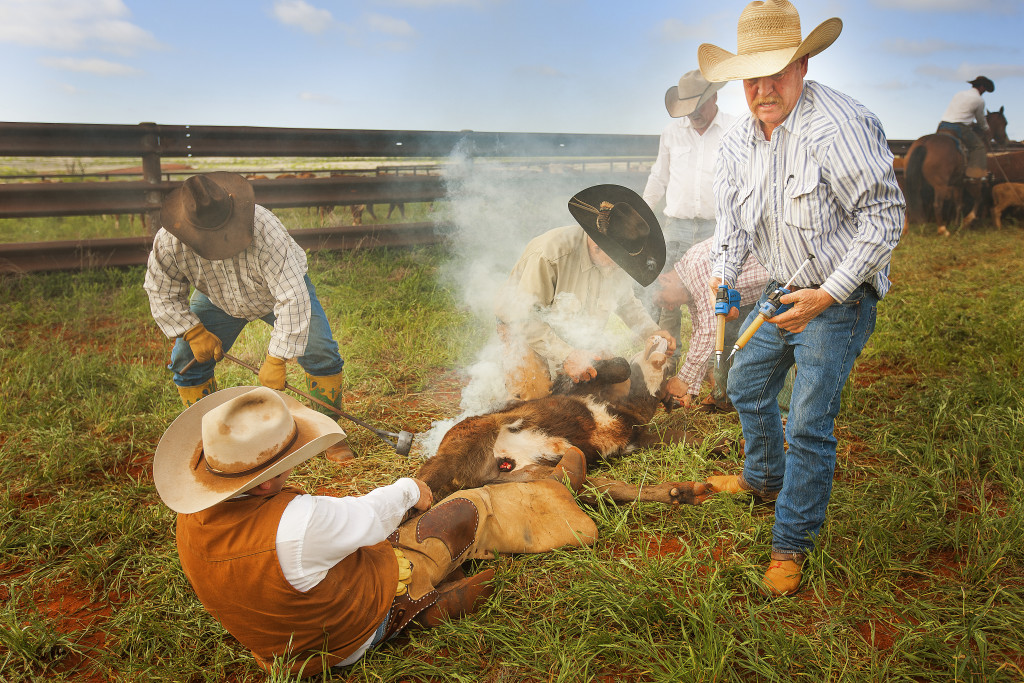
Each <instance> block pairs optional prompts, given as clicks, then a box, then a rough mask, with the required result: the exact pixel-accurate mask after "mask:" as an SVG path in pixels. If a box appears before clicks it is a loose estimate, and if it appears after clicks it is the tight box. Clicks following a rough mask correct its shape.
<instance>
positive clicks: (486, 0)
mask: <svg viewBox="0 0 1024 683" xmlns="http://www.w3.org/2000/svg"><path fill="white" fill-rule="evenodd" d="M501 1H502V0H383V1H382V4H385V5H394V6H397V7H415V8H417V9H433V8H435V7H485V6H487V5H496V4H498V3H500V2H501Z"/></svg>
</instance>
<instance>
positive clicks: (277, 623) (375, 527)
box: [153, 387, 597, 675]
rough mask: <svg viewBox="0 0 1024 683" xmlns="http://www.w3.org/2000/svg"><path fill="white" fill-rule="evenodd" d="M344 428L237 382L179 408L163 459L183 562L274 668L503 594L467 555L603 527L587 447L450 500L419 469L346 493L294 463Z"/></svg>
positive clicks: (161, 474)
mask: <svg viewBox="0 0 1024 683" xmlns="http://www.w3.org/2000/svg"><path fill="white" fill-rule="evenodd" d="M344 436H345V433H344V432H343V431H342V430H341V428H340V427H339V426H338V424H337V423H336V422H335V421H334V420H332V419H330V418H329V417H327V416H326V415H323V414H321V413H318V412H315V411H313V410H311V409H309V408H306V407H305V406H303V405H302V404H301V403H299V402H298V401H296V400H294V399H292V398H291V397H289V396H287V395H285V394H283V393H281V392H277V391H274V390H272V389H268V388H266V387H232V388H230V389H222V390H221V391H218V392H215V393H213V394H210V395H209V396H207V397H205V398H203V399H201V400H200V401H198V402H196V403H195V404H193V405H192V406H190V407H189V408H187V409H186V410H185V411H184V412H183V413H182V414H181V415H179V416H178V418H177V419H176V420H175V421H174V422H173V423H172V424H171V425H170V427H169V428H168V429H167V431H166V432H165V433H164V435H163V437H162V438H161V440H160V443H159V445H158V446H157V449H156V454H155V456H154V458H153V479H154V481H155V483H156V488H157V492H158V493H159V494H160V497H161V499H162V500H163V501H164V503H165V504H167V506H168V507H170V508H171V509H172V510H174V511H175V512H177V513H178V517H177V546H178V555H179V558H180V560H181V565H182V569H183V570H184V572H185V575H186V576H187V577H188V580H189V582H190V583H191V584H192V587H193V589H194V590H195V592H196V595H197V596H198V598H199V601H200V602H202V604H203V606H204V607H205V608H206V610H207V611H208V612H209V613H210V614H211V615H213V616H214V617H216V619H217V620H218V621H219V622H220V623H221V624H222V625H223V626H224V628H225V629H227V631H228V632H229V633H231V635H232V636H234V637H235V638H236V639H237V640H238V641H239V642H240V643H241V644H242V645H244V646H245V647H246V648H248V649H249V650H251V652H252V654H253V656H254V657H255V658H256V661H257V663H258V664H259V665H260V666H261V667H263V668H265V669H267V670H270V669H272V668H274V661H275V659H277V658H281V659H283V660H284V662H283V665H284V666H285V668H286V669H288V670H290V671H291V672H292V673H299V674H302V675H313V674H318V673H321V672H322V671H324V670H326V669H327V668H328V667H333V666H343V665H348V664H352V663H353V662H355V661H356V660H358V659H359V658H360V657H362V655H363V654H364V653H365V652H366V651H367V650H368V649H369V648H371V647H374V646H376V645H378V644H379V643H382V642H384V641H386V640H387V639H389V638H391V637H392V636H394V635H395V634H397V633H398V632H399V631H401V630H402V629H403V628H405V627H407V626H409V625H410V624H411V623H413V621H414V620H415V623H416V624H418V625H421V626H425V627H430V626H434V625H436V624H438V623H440V622H441V621H442V620H444V619H451V618H457V617H460V616H463V615H465V614H468V613H471V612H473V611H475V610H476V609H478V608H479V606H480V605H481V604H482V602H483V601H484V600H486V598H487V597H488V596H489V595H491V594H492V592H493V587H492V586H491V585H490V584H489V581H490V580H491V579H492V578H493V576H494V569H493V568H492V569H487V570H485V571H482V572H479V573H477V574H475V575H473V576H468V577H467V576H466V575H465V573H464V572H463V570H462V569H461V565H462V564H463V563H464V562H465V561H466V560H470V559H486V558H490V557H492V556H493V552H495V551H496V552H499V553H521V552H528V553H532V552H543V551H547V550H551V549H553V548H557V547H561V546H573V545H583V544H590V543H593V542H594V541H595V540H596V538H597V528H596V526H595V525H594V523H593V521H592V520H591V519H590V518H589V517H588V516H587V515H586V514H585V513H584V512H583V511H582V510H580V509H579V507H578V506H577V505H576V502H575V500H574V498H573V494H572V492H570V490H569V489H568V488H566V487H567V486H569V487H572V488H573V490H575V489H576V488H578V487H579V486H580V485H582V482H583V480H584V478H585V476H586V463H585V460H584V459H583V454H582V453H581V452H580V451H579V450H578V449H576V450H573V451H570V452H569V453H567V454H566V457H565V458H563V460H562V462H561V463H560V467H559V468H558V469H557V470H556V472H555V473H554V474H553V475H552V477H551V478H549V479H544V480H540V481H535V482H528V483H511V484H501V485H497V486H486V487H483V488H479V489H473V490H468V491H461V492H459V493H456V494H454V495H452V496H449V497H448V498H446V499H445V500H443V501H442V502H440V503H438V504H436V505H432V502H433V501H432V497H431V492H430V489H429V488H428V487H427V486H426V484H424V483H423V482H421V481H418V480H415V479H410V478H402V479H399V480H398V481H396V482H395V483H394V484H391V485H388V486H383V487H381V488H378V489H375V490H373V491H371V492H370V493H368V494H367V495H365V496H360V497H352V496H346V497H343V498H338V497H332V496H314V495H307V494H304V493H303V492H302V491H300V490H299V489H296V488H293V487H291V486H287V485H286V484H287V480H288V478H289V476H290V474H291V473H292V470H293V468H295V467H296V466H297V465H299V464H301V463H302V462H304V461H306V460H308V459H309V458H311V457H313V456H315V455H316V454H317V453H319V452H322V451H323V450H324V449H326V448H328V447H330V446H331V445H332V444H335V443H337V442H339V441H340V440H341V439H343V438H344ZM563 481H564V482H565V483H563ZM410 511H411V512H412V513H413V514H414V515H415V516H414V517H413V518H411V519H409V520H408V521H405V522H403V517H404V516H405V515H406V513H407V512H410ZM279 666H280V664H279Z"/></svg>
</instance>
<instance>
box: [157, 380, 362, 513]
mask: <svg viewBox="0 0 1024 683" xmlns="http://www.w3.org/2000/svg"><path fill="white" fill-rule="evenodd" d="M344 438H345V432H344V430H342V428H341V427H339V426H338V423H337V422H335V421H334V420H332V419H331V418H330V417H328V416H327V415H324V414H322V413H318V412H316V411H315V410H312V409H310V408H307V407H306V406H304V405H302V404H301V403H299V402H298V401H296V400H295V399H293V398H292V397H291V396H288V395H286V394H283V393H281V392H279V391H275V390H273V389H268V388H267V387H248V386H242V387H231V388H229V389H221V390H220V391H216V392H214V393H212V394H210V395H209V396H206V397H204V398H202V399H200V400H199V401H197V402H196V403H194V404H192V405H191V406H189V407H188V408H187V409H186V410H185V411H184V412H183V413H181V415H179V416H178V417H177V418H176V419H175V420H174V422H172V423H171V426H170V427H168V428H167V431H165V432H164V435H163V436H162V437H161V438H160V443H159V444H157V447H156V453H155V455H154V456H153V481H154V482H155V483H156V490H157V493H159V494H160V498H161V499H162V500H163V501H164V503H165V504H166V505H167V507H169V508H171V509H172V510H174V511H175V512H181V513H185V514H189V513H193V512H199V511H200V510H205V509H206V508H209V507H212V506H213V505H216V504H217V503H220V502H221V501H224V500H227V499H228V498H231V497H233V496H235V495H237V494H239V493H242V492H244V491H248V490H249V489H251V488H253V487H255V486H258V485H259V484H262V483H263V482H265V481H267V480H268V479H273V478H274V477H276V476H277V475H279V474H281V473H282V472H284V471H286V470H289V469H291V468H292V467H295V466H296V465H298V464H300V463H302V462H305V461H306V460H309V459H310V458H312V457H313V456H314V455H317V454H318V453H321V452H323V451H325V450H327V448H328V447H329V446H333V445H334V444H336V443H338V442H339V441H341V440H342V439H344Z"/></svg>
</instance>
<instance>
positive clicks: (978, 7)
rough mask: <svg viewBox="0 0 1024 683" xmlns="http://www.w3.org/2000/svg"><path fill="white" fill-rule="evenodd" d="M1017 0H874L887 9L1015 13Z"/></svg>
mask: <svg viewBox="0 0 1024 683" xmlns="http://www.w3.org/2000/svg"><path fill="white" fill-rule="evenodd" d="M1014 2H1015V0H872V3H871V4H873V5H876V6H878V7H881V8H883V9H886V10H894V9H904V10H910V11H912V12H1000V13H1013V12H1015V11H1016V10H1015V7H1014Z"/></svg>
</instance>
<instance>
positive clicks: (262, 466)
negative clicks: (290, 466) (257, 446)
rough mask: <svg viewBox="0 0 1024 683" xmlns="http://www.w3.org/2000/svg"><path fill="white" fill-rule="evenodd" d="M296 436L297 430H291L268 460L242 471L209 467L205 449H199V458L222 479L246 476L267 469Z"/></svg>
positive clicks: (285, 452)
mask: <svg viewBox="0 0 1024 683" xmlns="http://www.w3.org/2000/svg"><path fill="white" fill-rule="evenodd" d="M297 438H299V430H298V429H295V430H293V431H292V438H291V439H289V440H288V443H286V444H285V445H284V446H282V447H281V450H279V451H278V452H277V454H276V455H274V456H273V457H272V458H270V459H269V460H266V461H264V462H261V463H260V464H259V465H256V466H255V467H250V468H249V469H247V470H243V471H242V472H225V471H224V470H218V469H217V468H216V467H211V466H210V461H209V459H207V457H206V450H205V449H203V450H201V451H199V460H200V461H202V463H203V465H204V466H205V467H206V471H207V472H209V473H210V474H212V475H213V476H215V477H222V478H224V479H237V478H239V477H247V476H249V475H250V474H256V473H257V472H259V471H261V470H265V469H267V468H268V467H270V466H271V465H273V464H274V463H275V462H277V461H278V460H280V459H281V458H283V457H284V456H285V455H286V454H287V453H288V449H289V448H291V447H292V444H294V443H295V440H296V439H297ZM198 464H199V463H198V462H197V463H196V466H197V467H198Z"/></svg>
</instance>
